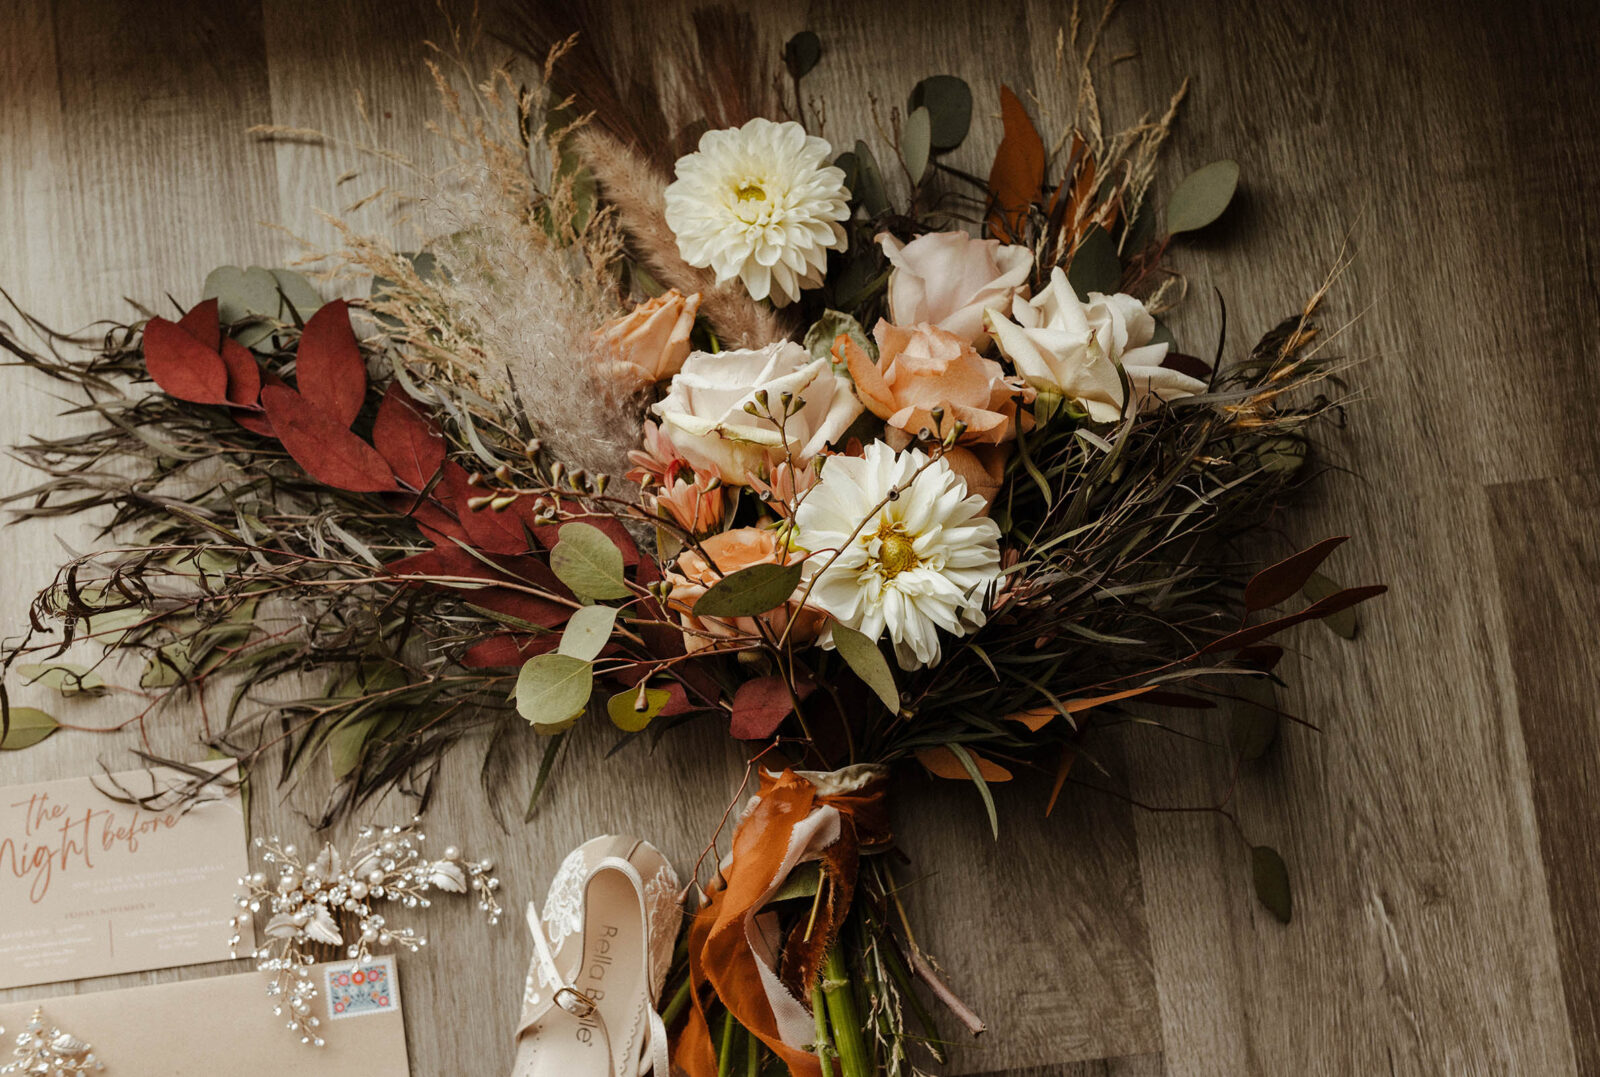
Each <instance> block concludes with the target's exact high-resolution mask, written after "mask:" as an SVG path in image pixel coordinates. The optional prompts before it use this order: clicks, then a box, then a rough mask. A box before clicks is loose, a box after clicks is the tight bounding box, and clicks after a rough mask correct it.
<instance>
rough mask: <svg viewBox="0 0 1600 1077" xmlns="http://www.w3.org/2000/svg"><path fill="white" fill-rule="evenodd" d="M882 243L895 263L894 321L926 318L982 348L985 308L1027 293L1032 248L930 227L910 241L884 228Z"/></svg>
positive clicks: (1005, 304)
mask: <svg viewBox="0 0 1600 1077" xmlns="http://www.w3.org/2000/svg"><path fill="white" fill-rule="evenodd" d="M878 243H879V245H881V246H882V247H883V253H884V254H886V255H888V257H889V264H890V265H892V266H894V272H893V273H891V274H890V275H889V314H890V316H891V317H892V318H893V319H894V322H895V324H896V325H916V324H918V323H920V322H927V323H929V324H930V325H936V326H938V327H939V328H940V329H943V330H945V331H946V332H950V333H954V334H955V335H956V336H957V337H959V338H961V340H962V341H963V342H964V343H966V344H973V345H977V346H979V347H981V346H983V344H985V343H986V342H987V341H988V339H989V333H988V329H987V327H986V326H985V325H984V321H983V312H984V310H985V308H988V307H998V308H999V309H1001V310H1006V309H1009V308H1010V306H1011V300H1012V299H1013V298H1014V297H1015V296H1017V295H1018V294H1024V295H1025V294H1026V288H1025V286H1026V284H1027V281H1028V273H1029V271H1030V270H1032V268H1033V252H1032V251H1030V250H1028V248H1026V247H1016V246H1001V244H1000V241H999V240H997V239H973V238H972V237H971V236H969V235H967V234H966V233H965V232H930V233H929V234H927V235H925V236H918V237H917V238H916V239H913V240H912V241H911V242H910V243H901V242H900V241H899V240H898V239H896V238H895V237H894V236H891V235H890V234H889V233H887V232H884V233H882V234H880V235H879V236H878Z"/></svg>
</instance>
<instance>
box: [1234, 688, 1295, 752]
mask: <svg viewBox="0 0 1600 1077" xmlns="http://www.w3.org/2000/svg"><path fill="white" fill-rule="evenodd" d="M1228 687H1229V689H1230V690H1231V691H1232V693H1233V694H1234V695H1236V696H1238V697H1239V698H1238V699H1235V700H1232V701H1231V703H1232V707H1231V709H1230V711H1229V714H1228V718H1229V724H1230V725H1231V726H1232V730H1233V733H1232V738H1231V739H1232V741H1233V746H1234V748H1235V749H1236V750H1237V751H1238V752H1239V754H1240V755H1241V756H1243V757H1244V758H1246V759H1260V758H1261V757H1262V756H1263V755H1266V754H1267V749H1268V748H1271V747H1272V745H1273V742H1274V741H1276V740H1277V739H1278V727H1279V725H1280V724H1281V723H1282V720H1283V718H1282V715H1280V714H1279V713H1278V699H1277V693H1275V692H1274V691H1273V689H1272V681H1271V680H1269V679H1268V678H1266V677H1230V678H1229V679H1228Z"/></svg>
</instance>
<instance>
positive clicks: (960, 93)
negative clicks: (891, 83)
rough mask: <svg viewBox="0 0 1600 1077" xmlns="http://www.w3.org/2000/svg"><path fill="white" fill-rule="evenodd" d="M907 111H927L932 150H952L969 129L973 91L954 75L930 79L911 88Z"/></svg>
mask: <svg viewBox="0 0 1600 1077" xmlns="http://www.w3.org/2000/svg"><path fill="white" fill-rule="evenodd" d="M909 108H910V109H911V110H913V111H914V110H916V109H919V108H925V109H927V110H928V118H929V120H930V125H929V141H930V143H931V145H932V147H933V148H934V149H935V150H938V151H941V152H943V151H945V150H953V149H955V148H956V147H957V146H959V145H961V143H962V140H964V139H965V138H966V137H967V131H968V130H969V129H970V128H971V127H972V88H971V87H970V86H968V85H967V84H966V83H965V82H964V81H962V80H961V79H958V78H956V77H955V76H954V75H930V76H928V77H927V78H925V79H923V80H922V81H921V82H919V83H917V84H916V86H914V87H913V88H912V90H911V101H910V104H909Z"/></svg>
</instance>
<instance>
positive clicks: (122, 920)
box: [0, 760, 250, 1058]
mask: <svg viewBox="0 0 1600 1077" xmlns="http://www.w3.org/2000/svg"><path fill="white" fill-rule="evenodd" d="M196 766H197V767H200V768H203V769H205V770H207V771H211V772H214V773H217V774H227V773H230V772H232V771H233V769H234V767H235V764H234V762H233V761H232V760H218V761H215V762H208V763H202V764H196ZM186 784H187V785H190V786H192V785H193V784H195V783H194V776H192V775H184V774H182V773H180V772H179V771H176V770H171V769H167V768H160V767H158V768H155V769H153V770H137V771H130V772H128V773H125V774H114V775H109V776H107V775H101V776H99V777H97V778H72V779H68V780H66V781H54V782H38V783H34V784H29V785H15V786H10V787H8V788H4V789H0V988H8V987H22V986H25V985H28V984H40V983H51V982H54V981H58V980H82V979H88V978H89V977H92V976H107V975H111V974H112V973H118V972H139V971H144V970H147V969H163V968H172V967H174V966H177V965H194V964H199V963H201V962H207V961H226V960H228V959H229V957H230V956H232V955H231V954H230V953H229V947H228V936H229V935H231V934H232V927H231V924H230V923H229V921H230V920H231V918H232V917H233V915H234V914H235V913H236V912H238V910H237V909H236V908H235V907H234V904H233V896H234V893H235V891H236V890H237V889H238V881H239V877H240V876H241V875H246V874H248V873H249V870H250V869H249V866H248V865H249V857H248V855H247V853H246V850H245V820H244V812H243V810H242V809H241V806H240V799H239V797H238V795H237V794H234V795H228V790H227V788H226V786H225V785H223V784H222V783H215V784H211V785H208V786H206V787H205V788H204V790H203V791H202V792H201V794H200V799H198V800H195V799H187V800H186V799H184V798H182V797H179V796H175V795H170V794H171V793H172V792H174V791H176V790H179V789H181V788H182V787H184V786H185V785H186ZM107 791H110V792H111V793H113V794H115V795H116V796H118V797H126V796H129V795H132V796H135V797H139V798H144V797H149V796H151V795H152V794H158V793H159V794H169V795H166V796H164V797H163V799H162V800H161V801H160V802H159V803H157V804H156V805H154V806H153V807H152V808H145V807H140V806H139V805H137V804H125V803H119V801H118V800H115V799H112V797H111V796H108V795H107ZM246 942H249V940H248V939H246ZM3 1057H4V1052H3V1051H0V1058H3Z"/></svg>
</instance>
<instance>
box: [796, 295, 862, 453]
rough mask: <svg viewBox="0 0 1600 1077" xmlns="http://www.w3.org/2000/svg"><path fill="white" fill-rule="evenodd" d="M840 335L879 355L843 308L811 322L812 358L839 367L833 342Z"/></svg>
mask: <svg viewBox="0 0 1600 1077" xmlns="http://www.w3.org/2000/svg"><path fill="white" fill-rule="evenodd" d="M840 336H848V337H849V338H850V339H851V340H853V341H855V342H856V344H857V345H858V346H859V347H861V348H862V349H863V350H864V351H865V352H866V353H867V354H868V355H870V356H872V357H873V358H874V359H876V358H877V357H878V346H877V344H875V343H873V341H872V338H871V337H869V336H867V331H866V330H865V329H863V328H861V323H860V322H858V321H856V320H855V318H854V317H852V316H851V315H849V314H846V313H845V312H844V311H842V310H825V311H823V312H822V317H820V318H818V319H817V320H816V321H814V322H812V323H811V328H810V329H807V330H806V336H805V347H806V351H808V352H810V353H811V358H813V359H826V360H828V361H829V362H830V363H833V364H834V365H835V366H836V367H837V366H838V365H839V364H838V362H837V361H836V360H835V359H834V358H833V342H834V341H835V340H837V339H838V338H839V337H840ZM841 440H842V439H841Z"/></svg>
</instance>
